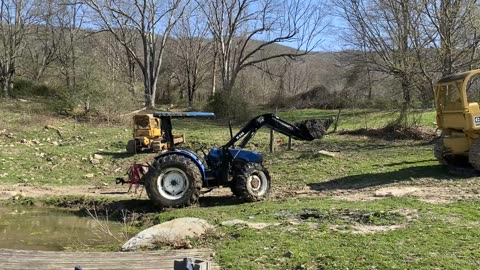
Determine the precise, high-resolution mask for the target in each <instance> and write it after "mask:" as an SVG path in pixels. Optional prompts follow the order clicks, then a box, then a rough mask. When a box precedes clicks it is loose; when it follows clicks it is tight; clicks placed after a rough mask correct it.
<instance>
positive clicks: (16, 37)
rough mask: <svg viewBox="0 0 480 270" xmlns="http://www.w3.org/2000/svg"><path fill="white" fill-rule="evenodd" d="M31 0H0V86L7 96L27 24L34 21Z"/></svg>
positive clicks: (33, 4) (23, 43)
mask: <svg viewBox="0 0 480 270" xmlns="http://www.w3.org/2000/svg"><path fill="white" fill-rule="evenodd" d="M34 6H35V3H34V1H33V0H0V87H1V88H2V90H3V95H4V96H5V97H9V96H10V94H11V92H12V89H13V81H14V79H15V75H16V64H17V59H18V57H20V55H21V53H22V51H23V49H24V48H25V42H24V39H25V36H26V34H27V32H28V25H30V24H32V23H33V22H34V19H35V16H34V13H33V12H32V11H33V9H34Z"/></svg>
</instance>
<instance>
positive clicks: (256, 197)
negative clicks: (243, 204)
mask: <svg viewBox="0 0 480 270" xmlns="http://www.w3.org/2000/svg"><path fill="white" fill-rule="evenodd" d="M251 177H253V178H251ZM255 177H256V178H255ZM252 179H256V180H252ZM233 181H234V182H233V184H234V186H235V188H234V190H235V191H234V194H235V195H236V196H238V197H240V198H242V199H244V200H245V201H247V202H256V201H261V200H264V199H265V198H267V197H268V195H269V193H270V188H271V185H272V184H271V179H270V174H269V173H268V170H267V169H265V168H264V167H263V166H262V165H261V164H259V163H246V164H245V165H244V166H243V167H242V168H241V170H240V171H239V172H238V173H236V175H235V177H234V180H233ZM254 182H257V183H259V187H258V189H257V188H255V187H254ZM255 186H256V185H255Z"/></svg>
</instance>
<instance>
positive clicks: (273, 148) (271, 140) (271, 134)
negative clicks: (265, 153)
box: [269, 129, 275, 153]
mask: <svg viewBox="0 0 480 270" xmlns="http://www.w3.org/2000/svg"><path fill="white" fill-rule="evenodd" d="M273 134H274V132H273V129H270V147H269V150H270V153H273V152H275V146H274V145H273V144H274V143H275V138H274V137H275V136H274V135H273Z"/></svg>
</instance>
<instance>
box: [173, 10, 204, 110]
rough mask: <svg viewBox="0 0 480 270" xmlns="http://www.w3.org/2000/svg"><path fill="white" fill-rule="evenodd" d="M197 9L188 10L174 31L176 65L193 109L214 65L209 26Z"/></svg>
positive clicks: (189, 105) (190, 106) (189, 104)
mask: <svg viewBox="0 0 480 270" xmlns="http://www.w3.org/2000/svg"><path fill="white" fill-rule="evenodd" d="M198 11H199V10H198V8H197V7H193V8H190V9H187V10H186V12H185V14H184V16H183V17H182V18H181V19H180V21H179V23H178V25H177V27H176V29H174V31H173V32H174V37H175V47H176V53H175V54H176V56H177V58H178V59H179V60H180V61H179V62H180V63H181V64H180V65H176V70H177V73H179V78H180V82H181V84H182V88H185V89H186V90H187V99H188V107H189V108H192V107H193V99H194V94H195V92H196V91H197V89H198V88H199V86H200V85H201V84H202V83H203V82H204V81H205V80H206V79H208V75H209V65H210V64H211V63H212V59H211V54H210V51H212V47H213V46H212V42H210V41H209V40H208V39H207V34H208V25H207V22H206V20H205V18H204V16H203V14H202V13H200V12H198Z"/></svg>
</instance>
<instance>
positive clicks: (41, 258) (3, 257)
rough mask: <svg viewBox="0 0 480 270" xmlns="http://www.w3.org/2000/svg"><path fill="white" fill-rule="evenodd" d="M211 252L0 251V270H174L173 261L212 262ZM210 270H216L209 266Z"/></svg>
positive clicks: (184, 250)
mask: <svg viewBox="0 0 480 270" xmlns="http://www.w3.org/2000/svg"><path fill="white" fill-rule="evenodd" d="M212 256H213V251H212V250H211V249H183V250H160V251H145V252H64V251H36V250H12V249H0V269H8V270H17V269H18V270H24V269H42V270H47V269H48V270H50V269H52V270H53V269H55V270H57V269H69V270H73V269H74V267H75V266H76V265H80V266H81V267H82V270H96V269H105V270H116V269H132V270H135V269H152V270H153V269H155V270H160V269H173V264H174V260H182V259H183V258H185V257H190V258H196V259H201V260H209V261H211V259H212ZM210 265H211V266H212V267H211V269H219V267H218V266H217V265H216V264H215V263H214V262H211V264H210Z"/></svg>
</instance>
